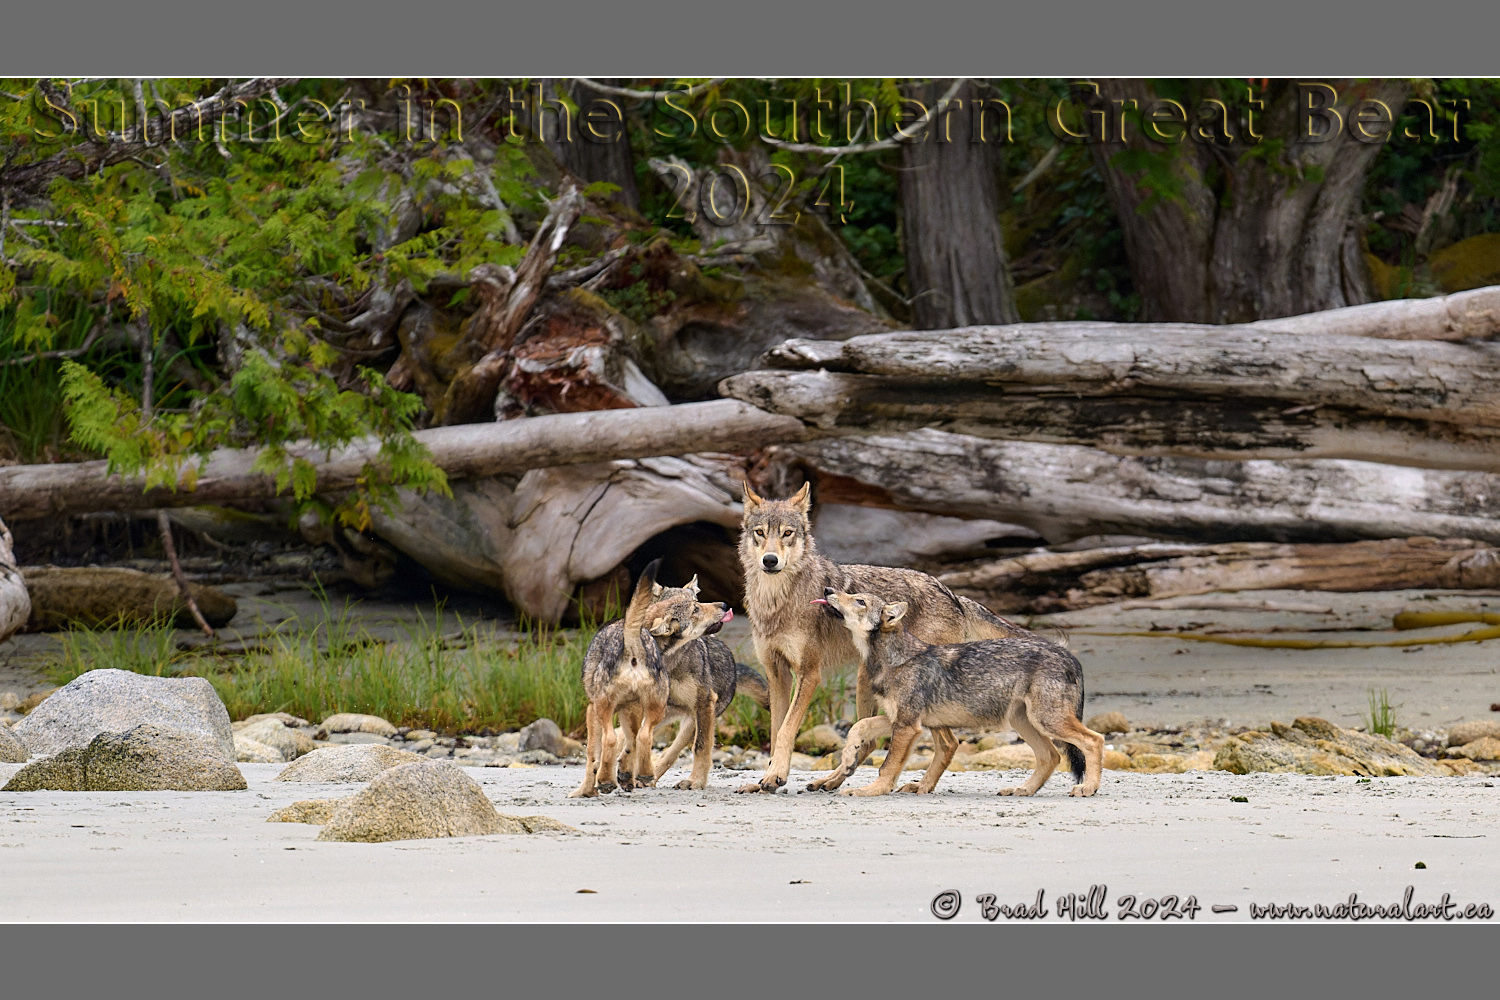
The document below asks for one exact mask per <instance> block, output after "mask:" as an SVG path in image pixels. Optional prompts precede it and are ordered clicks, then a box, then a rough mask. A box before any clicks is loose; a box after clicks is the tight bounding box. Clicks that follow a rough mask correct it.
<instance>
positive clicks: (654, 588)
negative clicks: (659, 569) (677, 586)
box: [651, 583, 667, 597]
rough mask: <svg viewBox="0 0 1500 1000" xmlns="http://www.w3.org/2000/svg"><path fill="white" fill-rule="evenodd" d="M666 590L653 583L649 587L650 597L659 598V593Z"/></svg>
mask: <svg viewBox="0 0 1500 1000" xmlns="http://www.w3.org/2000/svg"><path fill="white" fill-rule="evenodd" d="M666 589H667V588H666V587H663V586H662V585H661V584H659V583H653V584H652V585H651V596H652V597H660V596H661V592H662V591H663V590H666Z"/></svg>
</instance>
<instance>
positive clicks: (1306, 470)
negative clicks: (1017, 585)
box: [772, 430, 1500, 544]
mask: <svg viewBox="0 0 1500 1000" xmlns="http://www.w3.org/2000/svg"><path fill="white" fill-rule="evenodd" d="M772 451H773V453H774V454H775V455H778V456H781V457H783V458H785V459H791V460H794V461H799V462H801V463H803V464H805V465H807V466H810V467H811V468H813V469H815V470H817V471H818V472H819V473H821V474H825V475H832V476H837V477H842V478H843V479H846V480H855V481H857V483H859V484H863V487H864V490H865V492H866V493H867V494H868V497H867V502H876V503H880V502H888V503H890V505H891V506H895V507H903V508H907V509H910V510H920V511H928V512H931V513H934V514H948V515H953V516H957V517H973V518H989V519H992V520H995V521H1003V522H1008V523H1012V524H1020V525H1024V526H1026V527H1028V528H1031V529H1032V530H1034V531H1037V532H1039V533H1040V534H1041V535H1042V536H1043V537H1044V538H1046V539H1047V540H1048V541H1049V542H1051V543H1053V544H1058V543H1062V542H1067V541H1070V540H1073V539H1076V538H1080V537H1083V536H1087V535H1096V534H1129V535H1145V536H1150V537H1155V538H1183V539H1201V538H1205V537H1207V538H1218V539H1224V540H1245V541H1251V540H1260V541H1266V540H1270V541H1325V542H1326V541H1334V540H1353V539H1359V538H1404V537H1407V536H1411V535H1434V536H1441V537H1459V538H1476V539H1480V540H1482V541H1486V542H1492V543H1495V544H1500V475H1495V474H1490V473H1481V472H1442V471H1433V470H1423V469H1407V468H1393V467H1391V466H1387V465H1377V464H1374V463H1368V462H1345V461H1293V462H1270V461H1251V462H1210V461H1201V460H1196V459H1181V458H1137V457H1121V456H1117V455H1111V454H1109V453H1107V452H1103V451H1099V450H1097V449H1094V448H1084V447H1079V446H1076V445H1053V444H1037V443H1033V442H1025V441H991V440H986V439H983V438H977V437H970V436H967V435H960V434H947V433H944V432H942V431H936V430H922V431H914V432H911V433H907V434H890V435H870V436H863V437H837V438H825V439H822V440H814V441H807V442H802V443H797V444H787V445H779V446H777V447H775V448H774V449H772ZM842 492H848V490H847V489H844V490H843V491H842ZM822 493H823V490H821V489H820V491H819V494H820V495H822Z"/></svg>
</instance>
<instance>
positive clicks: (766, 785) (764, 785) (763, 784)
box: [760, 774, 786, 792]
mask: <svg viewBox="0 0 1500 1000" xmlns="http://www.w3.org/2000/svg"><path fill="white" fill-rule="evenodd" d="M784 784H786V775H784V774H768V775H766V776H765V777H764V778H761V779H760V790H761V791H763V792H774V791H776V789H778V788H780V787H781V786H782V785H784Z"/></svg>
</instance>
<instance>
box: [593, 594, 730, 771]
mask: <svg viewBox="0 0 1500 1000" xmlns="http://www.w3.org/2000/svg"><path fill="white" fill-rule="evenodd" d="M654 597H655V599H654V602H653V603H652V605H651V606H650V608H648V609H647V612H646V623H647V624H646V631H647V632H649V633H650V634H651V636H652V637H653V639H654V640H655V642H656V643H657V646H658V648H659V649H660V650H661V653H662V657H663V659H664V662H665V664H666V669H667V677H668V691H667V709H666V715H665V716H664V719H663V721H670V720H672V719H680V720H681V721H682V724H681V726H680V727H679V728H678V732H677V739H676V740H675V741H674V742H673V743H672V746H671V747H670V748H668V750H667V752H666V753H665V754H663V755H662V757H661V758H660V759H659V760H657V761H656V763H655V764H654V765H652V763H651V740H650V739H649V737H648V738H647V739H645V740H644V741H642V740H640V739H638V738H637V733H639V732H641V721H642V720H641V711H642V706H641V705H640V703H632V704H631V705H629V706H622V707H621V712H620V715H621V720H622V722H623V723H624V724H623V726H622V728H621V732H620V734H619V737H620V738H621V739H622V740H623V742H624V745H625V755H626V758H627V759H628V760H630V761H631V766H630V778H629V779H626V778H624V777H623V776H622V777H621V781H620V784H621V787H627V784H626V783H627V780H628V781H629V785H630V786H633V785H635V784H637V783H639V784H642V785H654V784H655V783H656V781H657V779H658V778H660V777H661V776H662V775H663V774H665V773H666V772H667V770H668V768H670V767H671V766H672V765H673V764H674V763H676V762H677V758H678V757H679V756H680V755H681V754H682V751H683V750H684V749H686V747H687V745H688V741H689V740H692V741H693V772H692V776H691V777H689V778H688V779H686V780H684V781H681V782H679V783H678V784H677V787H678V788H692V789H698V788H705V787H707V786H708V772H709V768H710V767H711V766H712V763H713V749H714V748H713V743H714V719H715V718H717V717H718V716H719V715H722V714H723V713H724V710H725V709H726V708H727V707H728V706H729V702H730V701H732V700H733V699H734V693H735V687H736V685H737V681H738V677H739V671H741V670H749V668H748V667H743V666H741V665H740V664H737V663H735V662H734V654H733V653H731V652H730V651H729V647H728V646H726V645H724V643H723V641H722V640H720V639H718V638H715V637H714V633H716V632H718V631H719V630H720V629H721V628H723V627H724V625H725V624H726V623H728V622H730V621H731V620H733V618H734V612H733V611H731V610H730V609H729V605H727V604H702V603H700V602H699V601H698V578H697V577H696V576H695V577H693V579H691V580H689V581H688V582H687V584H686V585H684V586H682V587H678V588H672V589H663V588H662V586H661V585H660V584H657V585H656V586H655V595H654ZM750 673H752V674H754V671H750ZM755 676H756V677H759V675H758V674H756V675H755Z"/></svg>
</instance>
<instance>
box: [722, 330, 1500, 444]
mask: <svg viewBox="0 0 1500 1000" xmlns="http://www.w3.org/2000/svg"><path fill="white" fill-rule="evenodd" d="M804 343H805V342H803V341H787V342H786V343H785V344H783V345H781V346H780V347H779V348H776V349H774V350H772V351H771V352H769V354H768V360H769V361H770V362H771V363H773V364H779V365H782V366H785V367H793V368H806V367H824V368H830V369H837V370H842V371H848V372H856V373H860V374H865V375H883V376H888V377H894V378H907V379H925V380H930V381H931V382H932V383H933V388H934V389H939V388H941V389H943V390H944V391H946V388H947V386H948V385H949V384H950V383H952V382H955V381H957V382H980V383H994V384H997V385H1000V386H1005V387H1016V388H1018V389H1020V391H1023V392H1024V391H1030V392H1042V391H1052V392H1059V393H1068V394H1070V395H1085V396H1119V395H1126V396H1142V395H1148V396H1149V395H1154V394H1160V395H1166V396H1174V397H1181V396H1189V397H1193V398H1197V399H1204V398H1207V399H1229V400H1236V399H1252V400H1280V401H1284V402H1285V403H1286V404H1287V406H1289V407H1291V406H1302V405H1307V404H1316V405H1320V406H1333V407H1340V408H1343V409H1347V410H1349V411H1351V412H1354V413H1361V414H1366V415H1369V416H1376V417H1404V418H1407V419H1415V420H1437V421H1441V422H1444V423H1456V424H1465V425H1468V424H1490V425H1495V424H1500V380H1497V379H1496V377H1495V376H1496V374H1497V372H1500V344H1495V343H1478V342H1466V343H1463V344H1450V343H1442V342H1437V341H1411V340H1377V339H1375V338H1372V337H1350V336H1344V335H1341V334H1328V335H1325V336H1319V337H1309V336H1302V335H1293V334H1278V333H1267V332H1264V331H1260V330H1255V329H1247V328H1245V327H1235V326H1226V327H1213V326H1200V325H1194V324H1187V323H1150V324H1122V323H1088V322H1077V323H1025V324H1017V325H1015V326H976V327H967V328H964V329H960V330H938V331H921V332H919V331H901V332H897V333H885V334H873V335H867V336H862V337H852V338H850V339H849V340H845V341H839V342H838V346H837V347H834V346H833V345H831V344H830V345H821V344H820V345H817V346H816V347H814V348H812V349H810V350H809V351H808V353H807V354H804V353H803V352H802V345H803V344H804ZM746 377H748V375H747V376H739V378H746ZM726 381H727V383H728V384H729V385H730V386H733V385H734V384H735V382H736V380H735V379H729V380H726ZM1022 387H1024V388H1022ZM729 394H730V395H738V394H737V393H734V392H730V393H729Z"/></svg>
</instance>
